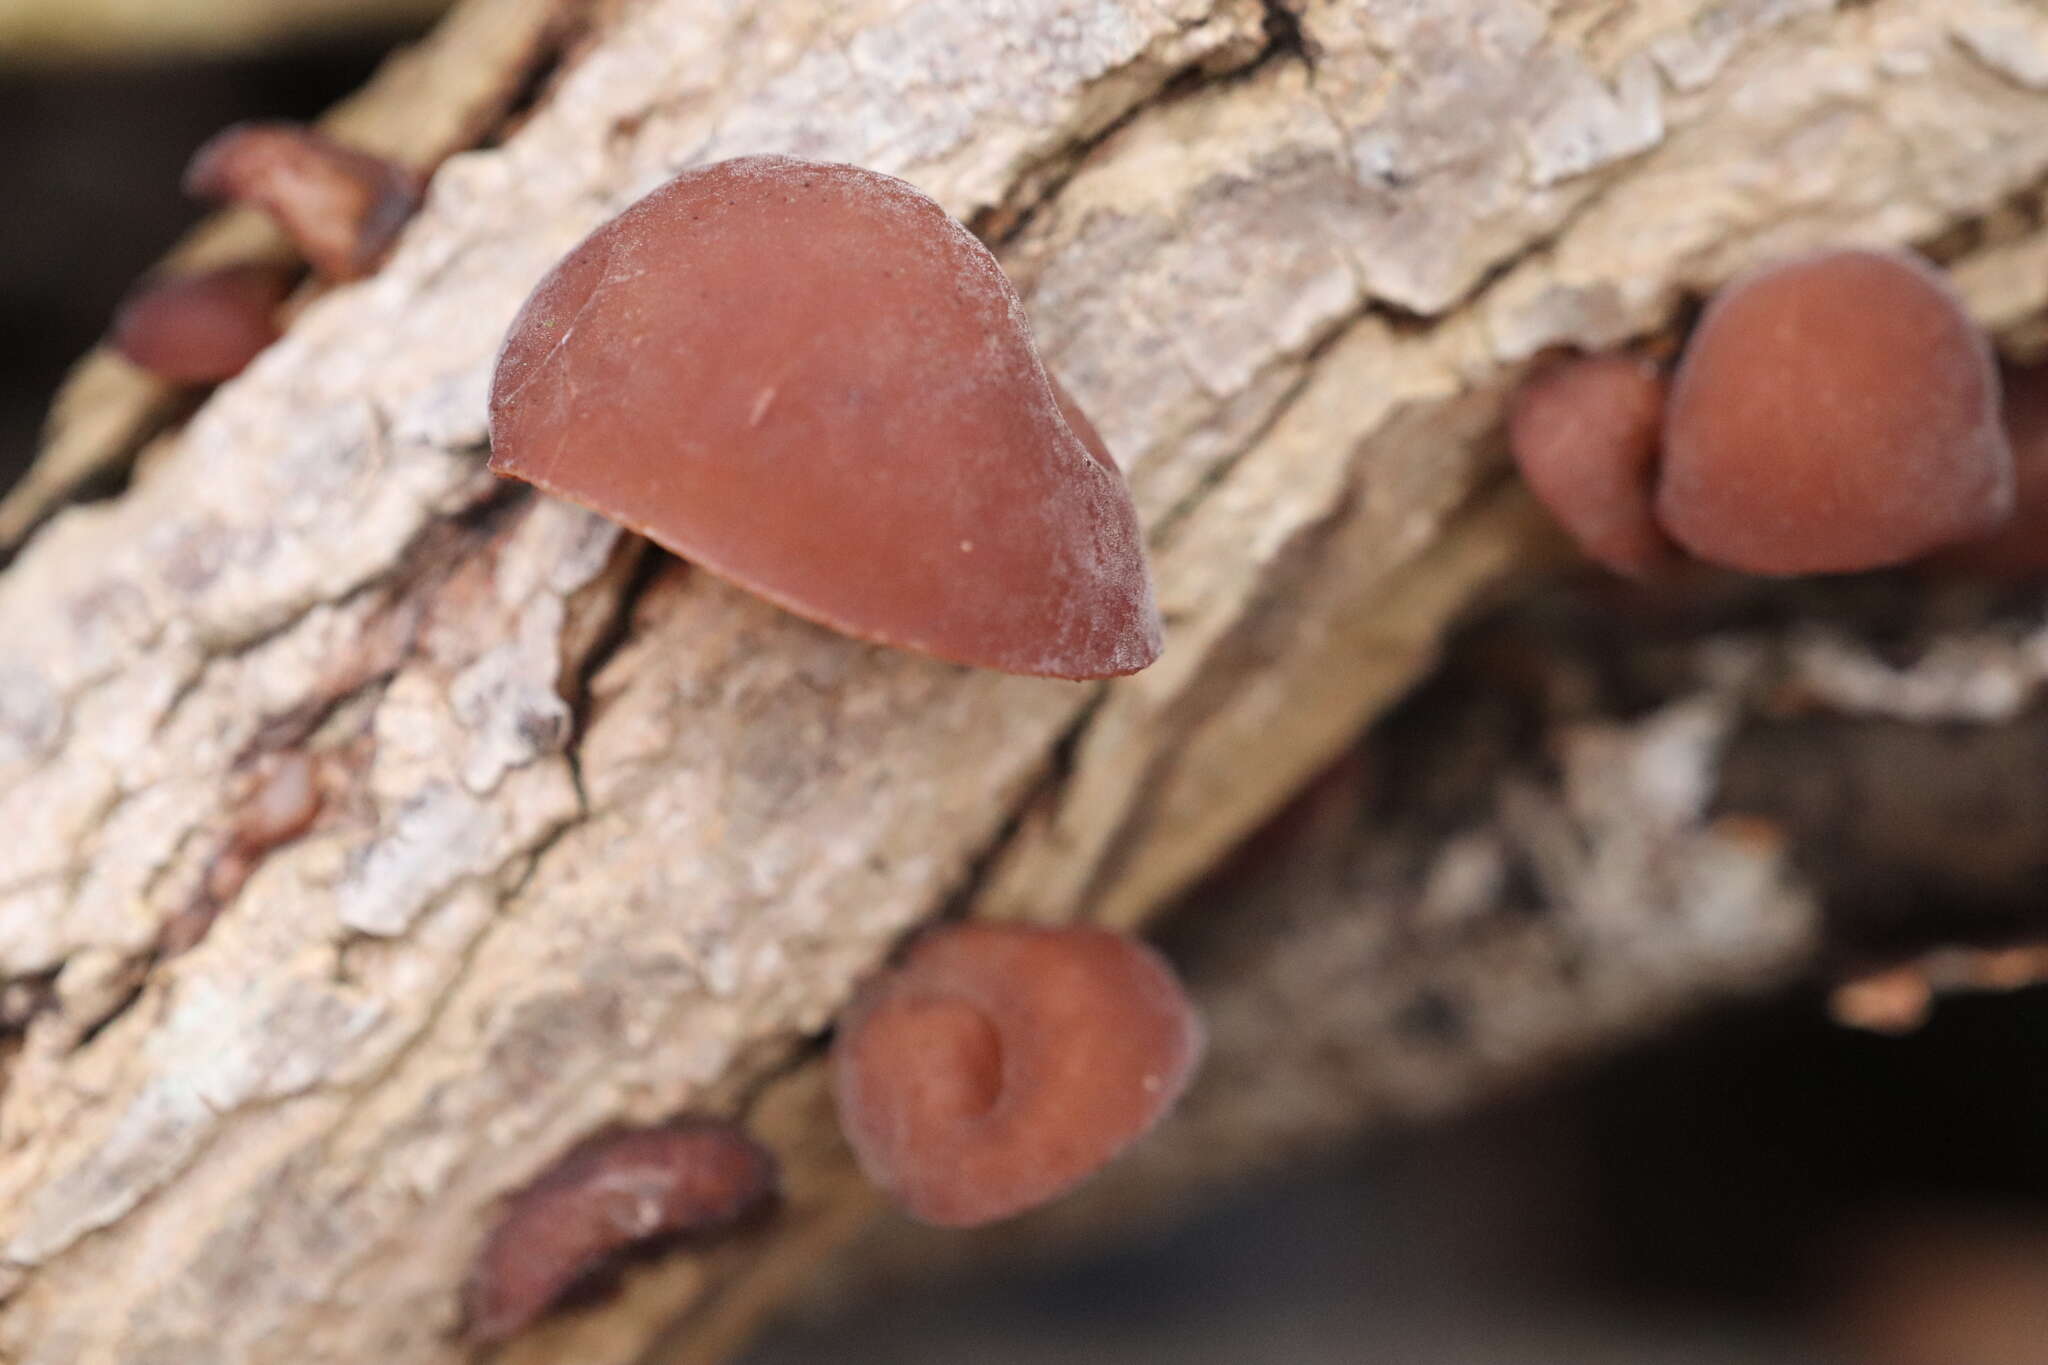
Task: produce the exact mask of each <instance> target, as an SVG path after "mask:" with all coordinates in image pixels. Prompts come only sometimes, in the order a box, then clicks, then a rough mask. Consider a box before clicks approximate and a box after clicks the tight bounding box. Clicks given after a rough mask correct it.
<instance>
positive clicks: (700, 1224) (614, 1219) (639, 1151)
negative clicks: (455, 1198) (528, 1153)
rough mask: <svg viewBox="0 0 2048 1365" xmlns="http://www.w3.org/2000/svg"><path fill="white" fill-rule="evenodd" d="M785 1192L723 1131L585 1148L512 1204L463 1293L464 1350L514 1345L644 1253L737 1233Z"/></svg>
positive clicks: (671, 1127) (653, 1135) (761, 1153)
mask: <svg viewBox="0 0 2048 1365" xmlns="http://www.w3.org/2000/svg"><path fill="white" fill-rule="evenodd" d="M777 1180H778V1175H777V1170H776V1162H775V1158H774V1157H773V1156H772V1155H771V1154H770V1153H769V1152H768V1151H767V1149H766V1148H764V1147H762V1146H761V1145H760V1144H759V1143H757V1142H755V1141H754V1140H753V1139H752V1138H750V1137H749V1136H748V1135H747V1134H746V1133H745V1132H744V1131H743V1130H742V1129H740V1128H739V1127H737V1126H735V1125H734V1124H731V1123H727V1122H723V1121H721V1120H717V1119H709V1118H682V1119H677V1120H673V1121H671V1122H669V1123H665V1124H660V1125H657V1126H654V1127H649V1128H614V1129H610V1130H608V1131H606V1132H602V1133H598V1134H596V1135H595V1136H593V1137H590V1138H586V1139H585V1140H584V1141H582V1142H580V1143H578V1144H577V1145H576V1146H575V1147H573V1148H571V1149H570V1150H569V1151H568V1152H567V1153H565V1154H564V1155H563V1156H562V1157H560V1158H559V1159H558V1160H557V1161H556V1162H555V1164H554V1165H553V1166H551V1167H549V1168H548V1169H547V1170H546V1171H544V1172H543V1173H542V1174H541V1175H540V1176H539V1177H538V1178H537V1179H535V1180H534V1181H533V1183H532V1184H530V1185H528V1186H527V1187H526V1188H525V1189H523V1190H521V1191H519V1193H517V1194H516V1195H514V1196H513V1197H512V1198H511V1199H510V1200H509V1201H508V1202H507V1203H506V1206H505V1208H504V1210H503V1212H502V1214H501V1215H500V1217H499V1219H498V1222H497V1225H496V1226H495V1227H494V1228H493V1229H492V1231H491V1234H490V1236H489V1237H488V1238H487V1239H486V1240H485V1242H484V1244H483V1246H482V1247H481V1248H480V1249H479V1250H478V1252H477V1256H476V1260H475V1262H474V1264H473V1265H472V1266H471V1268H470V1275H469V1280H468V1283H467V1284H466V1285H465V1287H464V1290H463V1321H464V1330H463V1336H464V1339H465V1340H467V1341H468V1342H470V1343H471V1344H473V1345H490V1344H493V1343H496V1342H501V1341H504V1340H506V1339H508V1338H510V1337H512V1336H515V1335H516V1334H518V1333H519V1332H520V1331H522V1330H524V1329H525V1328H526V1327H527V1326H529V1325H530V1324H532V1323H533V1322H534V1321H535V1320H537V1319H538V1318H540V1317H541V1316H542V1315H544V1314H545V1313H547V1312H548V1311H549V1310H550V1309H551V1308H553V1307H555V1306H556V1305H558V1304H561V1303H563V1302H565V1301H567V1300H569V1299H571V1298H574V1297H576V1296H577V1292H578V1291H579V1290H585V1289H591V1288H596V1287H599V1286H601V1285H602V1284H603V1283H604V1281H605V1279H606V1277H607V1273H608V1272H611V1271H615V1270H617V1269H619V1268H620V1266H621V1265H622V1263H623V1262H624V1261H626V1260H627V1259H629V1258H630V1257H631V1256H632V1255H633V1254H635V1253H636V1252H642V1251H647V1250H651V1249H654V1248H656V1247H658V1246H660V1245H661V1244H663V1243H667V1242H672V1241H675V1240H678V1239H683V1238H697V1237H706V1236H710V1235H715V1234H719V1233H723V1232H726V1231H729V1230H731V1229H733V1228H735V1227H736V1226H738V1225H739V1224H740V1223H742V1222H743V1221H745V1220H746V1219H748V1218H749V1217H751V1216H752V1215H753V1214H754V1213H756V1212H757V1211H759V1210H761V1209H762V1208H764V1207H766V1206H767V1205H768V1204H769V1203H770V1202H771V1201H773V1199H774V1198H775V1193H776V1184H777Z"/></svg>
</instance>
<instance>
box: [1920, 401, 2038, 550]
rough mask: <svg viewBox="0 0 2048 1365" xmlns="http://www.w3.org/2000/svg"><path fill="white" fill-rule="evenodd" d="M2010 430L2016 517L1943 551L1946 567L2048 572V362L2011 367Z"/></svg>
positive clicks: (2007, 420) (2007, 416)
mask: <svg viewBox="0 0 2048 1365" xmlns="http://www.w3.org/2000/svg"><path fill="white" fill-rule="evenodd" d="M2005 434H2006V439H2007V440H2009V441H2011V442H2012V473H2013V511H2012V519H2011V520H2009V521H2007V522H2006V523H2005V525H2003V526H2001V527H2000V528H1999V529H1998V530H1997V531H1995V532H1993V533H1992V534H1991V535H1989V536H1987V537H1985V538H1984V539H1983V540H1976V541H1971V542H1970V543H1968V544H1965V545H1958V546H1956V547H1955V548H1954V549H1952V550H1950V551H1948V552H1947V553H1946V554H1944V555H1942V556H1941V560H1940V567H1942V568H1945V569H1956V570H1960V571H1962V572H1964V573H1971V574H1981V575H1983V576H1985V577H1987V578H2001V579H2025V578H2036V577H2040V576H2041V575H2043V574H2048V364H2041V365H2034V366H2030V367H2027V368H2024V369H2010V370H2007V371H2006V373H2005Z"/></svg>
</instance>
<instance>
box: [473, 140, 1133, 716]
mask: <svg viewBox="0 0 2048 1365" xmlns="http://www.w3.org/2000/svg"><path fill="white" fill-rule="evenodd" d="M1062 406H1063V405H1062V402H1061V399H1060V397H1059V396H1058V395H1056V394H1055V392H1054V389H1053V386H1052V385H1051V383H1050V382H1049V380H1048V378H1047V375H1046V373H1045V370H1044V368H1043V366H1042V365H1041V364H1040V363H1039V359H1038V355H1037V351H1036V349H1035V348H1034V346H1033V344H1032V341H1031V336H1030V332H1029V330H1028V328H1027V326H1026V323H1025V319H1024V314H1023V309H1022V307H1021V306H1020V304H1019V303H1018V300H1017V296H1016V293H1015V291H1014V290H1012V289H1011V288H1010V285H1009V282H1008V281H1007V280H1006V279H1005V278H1004V277H1003V274H1002V271H1001V269H1000V267H998V266H997V264H996V262H995V258H994V257H992V256H990V255H989V253H988V251H987V250H986V249H985V248H983V247H982V245H981V244H980V243H979V242H977V241H976V240H975V239H974V237H973V236H972V235H971V234H969V233H968V232H967V231H966V230H965V229H964V228H962V227H961V226H960V225H959V224H957V223H955V222H954V221H953V220H952V219H951V218H949V217H947V215H946V214H945V212H944V211H943V210H942V209H940V208H939V206H938V205H937V204H935V203H934V202H932V200H930V199H929V198H927V197H926V196H925V195H923V194H921V193H920V192H918V191H917V190H916V189H914V188H912V187H911V186H909V185H907V184H905V183H903V182H902V181H900V180H896V179H893V178H891V177H889V176H885V175H879V174H876V173H875V172H872V171H865V170H861V169H859V168H858V167H853V166H839V165H824V164H820V163H816V162H807V161H798V160H793V159H791V158H787V157H745V158H741V159H739V160H736V161H727V162H721V163H719V164H717V165H714V166H708V167H704V168H702V169H699V170H693V171H687V172H685V173H683V174H682V175H680V176H678V177H677V178H676V179H674V180H672V181H670V182H669V183H668V184H666V185H664V186H662V187H661V188H659V189H657V190H655V191H654V192H653V193H652V194H650V195H648V196H647V197H646V198H644V199H642V200H640V201H639V202H638V203H637V204H634V205H633V206H632V207H631V208H629V209H627V210H626V211H625V212H624V213H622V214H620V215H619V216H618V217H617V218H615V219H613V220H612V221H611V222H609V223H607V224H605V225H604V226H603V227H601V228H599V229H598V230H597V231H596V232H594V233H593V234H591V236H590V237H589V238H587V239H586V240H585V241H584V242H583V243H582V244H581V245H580V246H578V247H577V248H576V249H575V250H574V251H573V252H571V253H570V254H569V256H568V257H567V258H566V259H564V260H563V261H562V262H561V264H560V265H558V266H557V267H556V268H555V269H554V271H553V272H552V273H551V274H549V275H548V277H547V278H546V279H545V280H543V281H542V282H541V284H540V286H539V288H538V289H536V290H535V291H534V294H533V296H532V297H531V298H530V299H529V300H527V303H526V306H525V308H524V309H523V310H522V311H521V312H520V314H519V317H518V320H517V321H516V322H515V323H514V324H513V326H512V330H511V332H510V334H509V335H508V336H507V337H506V341H505V347H504V350H503V351H502V353H501V354H500V356H499V360H498V369H497V374H496V377H495V381H494V383H493V386H492V393H491V467H492V468H493V469H495V470H497V471H498V472H499V473H502V474H508V475H512V476H514V477H517V478H521V479H525V480H528V481H529V482H532V483H535V484H538V485H539V486H541V487H542V488H545V489H547V490H548V491H550V492H552V493H556V494H558V495H560V496H563V497H566V498H570V499H572V500H574V501H577V502H580V503H583V504H584V505H586V506H589V507H592V508H595V509H596V510H598V511H600V512H602V513H604V514H605V515H607V516H610V517H612V518H613V519H614V520H616V521H618V522H620V523H621V524H623V525H625V526H627V527H629V528H631V529H633V530H636V531H638V532H640V533H642V534H644V535H646V536H648V537H649V538H651V539H653V540H654V541H656V542H658V543H659V544H661V545H664V546H666V547H667V548H669V549H671V550H673V551H675V552H676V553H677V554H680V555H682V556H684V557H685V558H688V559H690V560H691V561H693V562H695V563H697V564H700V565H702V566H703V567H705V568H707V569H710V570H711V571H713V572H715V573H718V574H720V575H723V576H724V577H726V578H729V579H731V580H732V581H734V582H736V583H738V584H740V585H741V586H743V587H746V588H748V589H750V590H752V591H755V592H758V593H760V594H761V595H763V596H765V597H767V598H769V599H771V600H772V601H775V602H777V603H779V604H781V605H782V606H784V607H787V608H788V609H789V610H791V611H793V612H795V613H797V614H798V615H800V616H805V617H808V618H810V619H811V620H814V621H818V622H821V623H823V624H825V625H828V626H831V627H833V628H835V629H837V630H841V631H844V632H846V633H847V634H850V635H855V636H858V637H861V638H863V639H869V640H876V641H880V642H883V643H886V644H892V645H898V646H902V647H905V648H910V649H916V650H920V651H923V652H925V653H928V654H933V655H936V656H938V657H940V658H942V659H949V660H952V661H954V662H957V663H965V664H975V665H980V666H983V667H989V668H999V669H1004V670H1006V671H1009V672H1015V673H1035V674H1047V675H1051V676H1055V677H1068V678H1082V677H1105V676H1111V675H1115V674H1121V673H1129V672H1133V671H1135V670H1137V669H1139V668H1143V667H1144V666H1145V665H1146V664H1148V663H1150V662H1152V660H1153V659H1154V658H1155V657H1157V655H1158V652H1159V621H1158V615H1157V612H1156V611H1155V609H1154V607H1153V602H1152V590H1151V583H1150V579H1149V576H1148V574H1147V571H1146V567H1145V557H1144V547H1143V542H1142V539H1141V537H1140V535H1139V531H1138V525H1137V518H1136V513H1135V511H1134V510H1133V508H1132V506H1131V500H1130V495H1129V493H1128V491H1127V490H1126V488H1125V486H1124V482H1123V479H1122V477H1121V475H1120V474H1119V473H1118V472H1117V470H1116V468H1115V466H1114V464H1113V463H1112V462H1111V461H1110V460H1109V459H1108V458H1107V455H1106V453H1103V452H1101V451H1100V445H1099V439H1098V440H1097V441H1096V442H1095V449H1094V450H1093V451H1091V449H1090V443H1089V440H1088V435H1089V434H1092V433H1087V434H1083V433H1081V432H1077V431H1076V430H1075V427H1074V425H1073V424H1072V423H1071V422H1070V421H1069V419H1068V417H1067V416H1066V415H1064V414H1063V411H1062ZM1068 410H1069V411H1073V412H1076V415H1078V414H1077V410H1073V409H1071V408H1069V409H1068ZM1083 431H1084V432H1087V429H1086V428H1085V425H1084V428H1083Z"/></svg>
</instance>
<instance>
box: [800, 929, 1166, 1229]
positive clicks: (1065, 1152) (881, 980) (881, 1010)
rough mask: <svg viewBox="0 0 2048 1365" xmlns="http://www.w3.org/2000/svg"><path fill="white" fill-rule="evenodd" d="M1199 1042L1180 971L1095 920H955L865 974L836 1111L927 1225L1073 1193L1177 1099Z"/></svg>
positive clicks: (848, 1023) (838, 1068)
mask: <svg viewBox="0 0 2048 1365" xmlns="http://www.w3.org/2000/svg"><path fill="white" fill-rule="evenodd" d="M1201 1051H1202V1028H1201V1021H1200V1019H1199V1018H1198V1017H1197V1015H1196V1014H1195V1010H1194V1007H1193V1005H1191V1004H1190V1003H1189V1001H1188V999H1187V997H1186V995H1185V994H1183V992H1182V991H1181V988H1180V984H1179V982H1178V981H1177V980H1176V979H1175V977H1174V974H1173V970H1172V968H1170V967H1168V966H1167V965H1166V962H1165V960H1164V959H1162V958H1161V957H1160V956H1159V955H1158V954H1157V953H1155V952H1153V951H1152V950H1151V949H1150V948H1148V947H1146V946H1145V945H1144V944H1142V943H1140V942H1137V941H1136V940H1133V939H1129V938H1125V937H1123V936H1122V935H1118V934H1112V933H1108V932H1106V931H1104V930H1100V929H1086V928H1068V929H1047V928H1037V927H1032V926H1026V925H1012V924H962V925H954V926H949V927H946V928H943V929H938V930H935V931H933V932H931V933H929V934H927V935H926V936H925V937H923V938H921V939H919V940H918V941H917V943H916V944H914V945H913V946H912V948H911V950H910V953H909V955H908V956H907V957H906V958H905V959H904V961H903V963H902V965H901V966H899V967H897V968H895V969H894V970H892V971H889V972H887V973H885V974H883V975H882V976H880V977H878V978H877V979H876V980H875V981H873V982H871V983H870V984H869V985H868V987H867V988H866V989H865V990H864V991H863V992H862V993H861V995H860V996H859V998H858V999H856V1001H855V1002H854V1004H853V1006H852V1008H851V1009H850V1010H849V1011H848V1013H847V1015H846V1017H845V1018H844V1019H842V1020H841V1021H840V1025H839V1033H838V1036H837V1038H836V1040H835V1041H834V1043H833V1047H832V1082H833V1091H834V1095H835V1097H836V1099H837V1100H838V1105H839V1123H840V1127H841V1128H842V1129H843V1130H844V1132H845V1134H846V1138H847V1141H848V1142H849V1143H850V1144H851V1145H852V1147H853V1150H854V1154H855V1156H857V1157H858V1158H859V1160H860V1164H861V1168H862V1170H864V1171H865V1172H866V1173H867V1175H868V1178H869V1179H870V1180H872V1181H874V1183H875V1184H876V1185H877V1186H879V1187H880V1188H882V1189H884V1190H886V1191H887V1192H888V1193H889V1194H890V1195H892V1196H893V1197H894V1198H895V1199H896V1200H897V1202H898V1203H900V1204H901V1205H902V1206H903V1208H904V1210H905V1211H906V1212H908V1213H909V1214H910V1215H911V1216H912V1217H914V1218H916V1219H918V1220H920V1221H921V1222H925V1223H931V1224H936V1225H938V1226H942V1227H972V1226H975V1225H977V1224H981V1223H989V1222H993V1221H995V1220H997V1219H1000V1218H1007V1217H1009V1216H1011V1215H1012V1214H1016V1213H1021V1212H1023V1211H1024V1210H1026V1209H1028V1208H1031V1207H1033V1206H1034V1205H1037V1204H1042V1203H1044V1202H1045V1201H1047V1200H1049V1199H1052V1198H1055V1197H1057V1196H1059V1195H1061V1194H1064V1193H1066V1192H1067V1191H1068V1190H1071V1189H1072V1188H1073V1187H1074V1186H1076V1185H1078V1184H1080V1183H1081V1182H1082V1181H1083V1180H1085V1179H1087V1178H1088V1177H1089V1176H1090V1175H1092V1174H1094V1173H1095V1172H1096V1171H1097V1170H1099V1169H1100V1168H1101V1167H1102V1166H1103V1165H1105V1164H1106V1163H1107V1162H1108V1161H1109V1160H1110V1159H1111V1158H1113V1157H1114V1156H1116V1155H1117V1153H1119V1152H1121V1151H1122V1150H1123V1149H1124V1148H1125V1147H1127V1146H1129V1145H1130V1143H1132V1142H1133V1141H1135V1140H1136V1139H1137V1138H1138V1137H1140V1136H1142V1135H1143V1134H1144V1133H1145V1132H1146V1131H1147V1130H1148V1129H1150V1128H1151V1127H1152V1125H1153V1124H1154V1123H1156V1122H1158V1120H1159V1119H1160V1118H1161V1117H1162V1116H1163V1115H1164V1114H1165V1113H1166V1112H1167V1111H1168V1110H1169V1109H1171V1108H1172V1107H1173V1104H1174V1101H1175V1100H1177V1099H1178V1098H1179V1097H1180V1093H1181V1091H1182V1090H1183V1089H1184V1088H1185V1087H1186V1085H1187V1083H1188V1080H1189V1078H1190V1077H1191V1076H1192V1075H1193V1073H1194V1069H1195V1065H1196V1062H1197V1061H1198V1060H1199V1058H1200V1056H1201Z"/></svg>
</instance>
